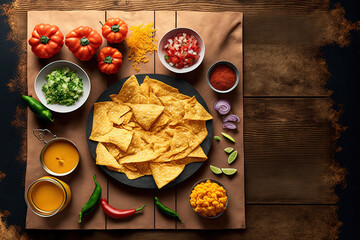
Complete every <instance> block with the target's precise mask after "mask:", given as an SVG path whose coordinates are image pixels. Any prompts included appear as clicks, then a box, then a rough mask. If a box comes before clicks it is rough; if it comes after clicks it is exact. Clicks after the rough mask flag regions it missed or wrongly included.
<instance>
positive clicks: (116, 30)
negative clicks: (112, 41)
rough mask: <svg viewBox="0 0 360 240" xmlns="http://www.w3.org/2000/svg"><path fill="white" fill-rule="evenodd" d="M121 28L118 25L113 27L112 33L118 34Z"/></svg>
mask: <svg viewBox="0 0 360 240" xmlns="http://www.w3.org/2000/svg"><path fill="white" fill-rule="evenodd" d="M119 28H120V26H119V25H117V24H115V25H112V26H111V31H113V32H118V31H119Z"/></svg>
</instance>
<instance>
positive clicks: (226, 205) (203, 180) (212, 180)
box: [189, 178, 229, 219]
mask: <svg viewBox="0 0 360 240" xmlns="http://www.w3.org/2000/svg"><path fill="white" fill-rule="evenodd" d="M207 180H210V181H211V182H213V183H217V184H218V185H219V186H221V187H223V188H224V189H225V192H226V196H227V201H226V204H225V207H226V209H227V207H228V204H229V194H228V191H227V190H226V188H225V186H224V185H222V183H220V182H219V181H216V180H214V179H210V178H207V179H202V180H200V181H198V182H196V183H195V184H194V185H193V186H192V188H191V191H190V194H191V193H192V191H193V190H194V188H195V187H196V186H197V185H198V184H200V183H205V182H206V181H207ZM190 194H189V203H190ZM190 207H191V209H192V210H193V211H194V212H195V213H196V214H197V215H199V216H201V217H204V218H208V219H214V218H218V217H220V216H221V215H222V214H224V212H226V209H225V210H224V211H222V212H221V213H219V214H218V215H216V216H214V217H207V216H203V215H201V214H200V213H198V212H196V211H195V209H194V208H193V207H192V206H191V204H190Z"/></svg>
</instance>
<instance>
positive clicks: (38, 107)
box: [22, 95, 54, 122]
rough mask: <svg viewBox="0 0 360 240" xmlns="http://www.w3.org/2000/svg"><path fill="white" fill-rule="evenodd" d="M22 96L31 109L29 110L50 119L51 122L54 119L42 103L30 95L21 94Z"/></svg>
mask: <svg viewBox="0 0 360 240" xmlns="http://www.w3.org/2000/svg"><path fill="white" fill-rule="evenodd" d="M22 98H23V99H24V100H25V101H26V103H27V104H28V106H29V108H30V109H31V111H33V112H34V113H35V115H36V116H38V117H39V118H42V119H47V120H50V121H51V122H53V121H54V118H53V116H52V113H51V112H50V110H49V109H47V108H46V107H44V105H42V104H41V102H39V101H38V100H36V99H35V98H32V97H30V96H24V95H23V96H22Z"/></svg>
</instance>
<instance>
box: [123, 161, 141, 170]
mask: <svg viewBox="0 0 360 240" xmlns="http://www.w3.org/2000/svg"><path fill="white" fill-rule="evenodd" d="M123 165H124V166H125V167H126V168H127V169H129V170H130V171H134V172H136V171H138V169H137V166H136V165H135V163H125V164H123Z"/></svg>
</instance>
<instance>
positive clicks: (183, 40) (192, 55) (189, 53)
mask: <svg viewBox="0 0 360 240" xmlns="http://www.w3.org/2000/svg"><path fill="white" fill-rule="evenodd" d="M164 51H165V52H166V54H165V56H164V58H165V60H166V62H168V63H169V65H170V66H172V67H176V68H179V69H181V68H186V67H190V66H191V65H194V64H195V63H196V62H197V61H198V60H199V58H200V55H199V53H200V45H199V41H198V40H197V39H196V38H195V37H194V36H193V35H189V34H186V33H184V32H182V33H178V34H177V35H176V36H175V37H173V38H170V39H168V40H167V43H166V44H165V45H164Z"/></svg>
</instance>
